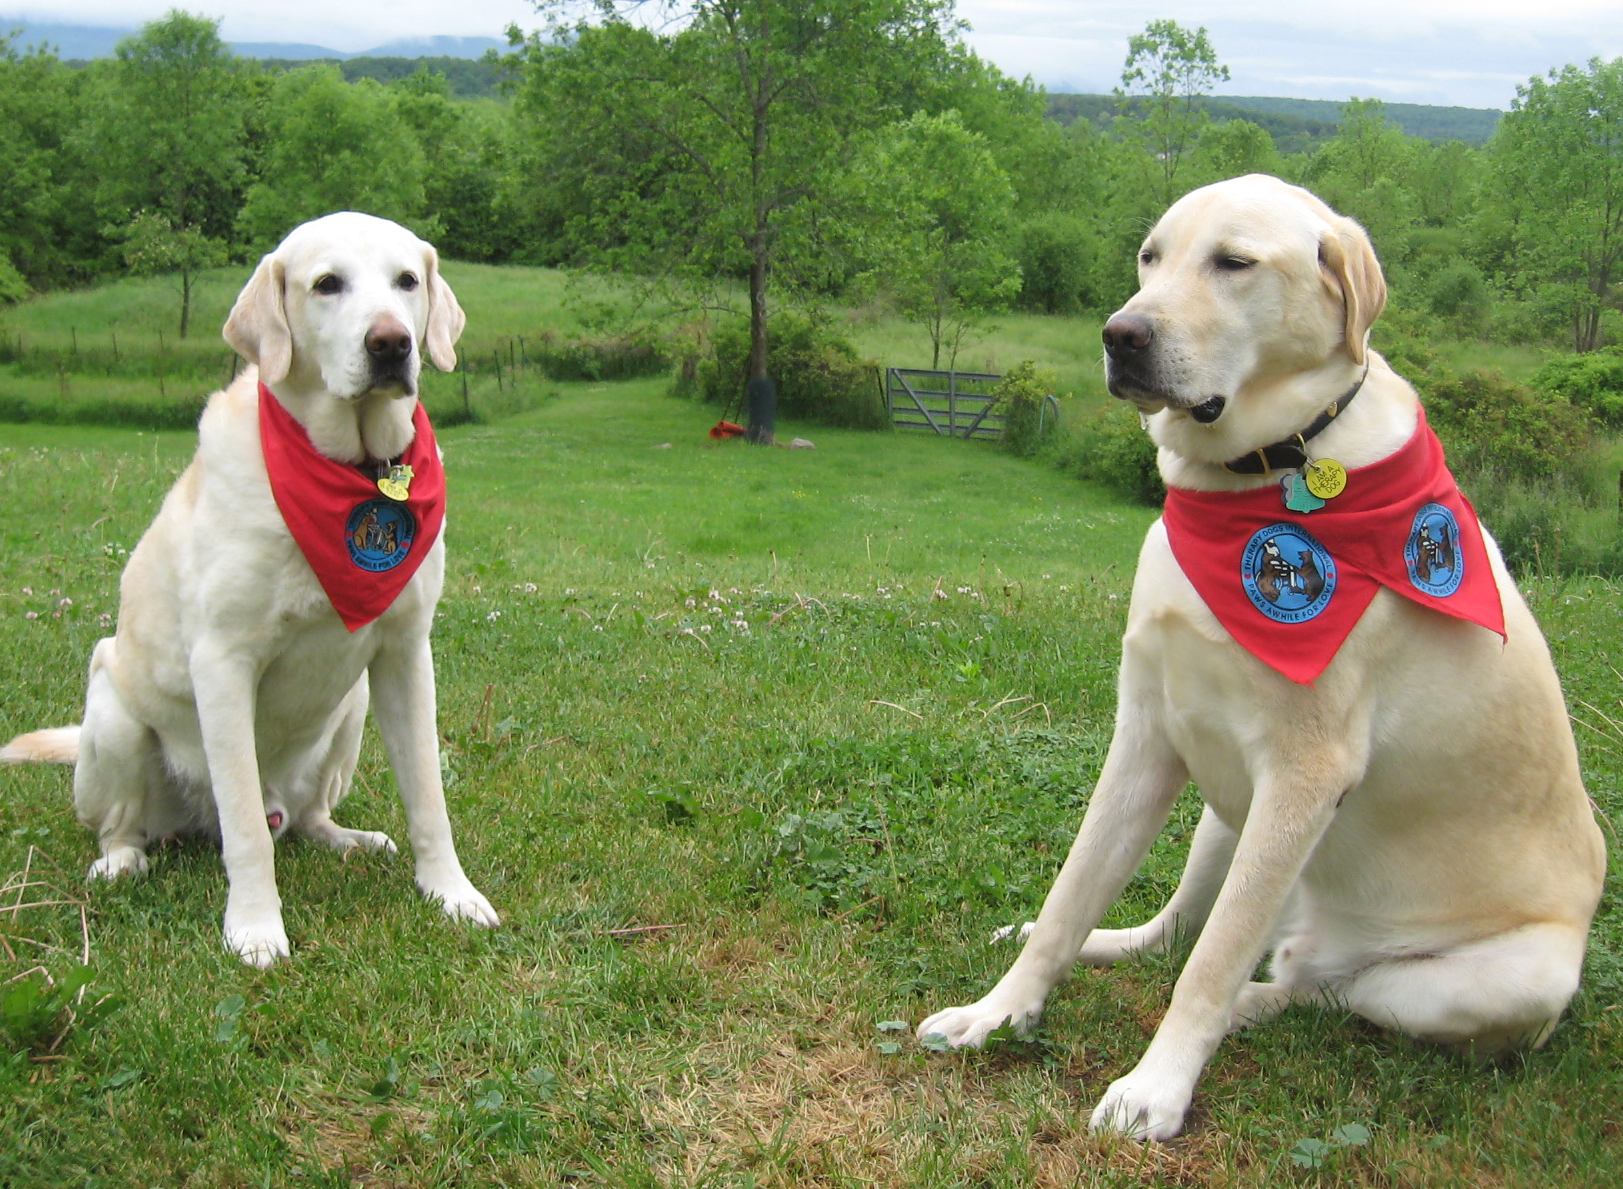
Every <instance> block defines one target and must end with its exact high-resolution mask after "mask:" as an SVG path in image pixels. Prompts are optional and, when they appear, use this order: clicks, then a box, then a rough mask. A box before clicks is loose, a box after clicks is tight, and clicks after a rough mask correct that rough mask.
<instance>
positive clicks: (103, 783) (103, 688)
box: [73, 639, 164, 879]
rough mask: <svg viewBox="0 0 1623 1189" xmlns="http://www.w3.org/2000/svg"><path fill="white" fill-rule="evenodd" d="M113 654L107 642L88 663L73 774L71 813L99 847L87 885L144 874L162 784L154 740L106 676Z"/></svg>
mask: <svg viewBox="0 0 1623 1189" xmlns="http://www.w3.org/2000/svg"><path fill="white" fill-rule="evenodd" d="M113 648H114V642H113V641H112V640H111V639H107V640H102V641H101V642H100V643H99V644H97V645H96V651H95V653H94V655H93V657H92V659H91V663H90V687H89V692H88V693H87V694H86V696H85V718H84V723H83V725H82V726H81V728H80V731H79V757H78V762H77V765H76V766H75V768H74V772H73V805H74V810H75V812H76V813H77V814H78V817H79V820H80V821H81V822H83V823H84V824H85V825H86V826H89V827H90V828H91V829H92V830H94V831H96V835H97V837H98V839H99V841H100V844H101V857H100V858H99V859H97V860H96V861H95V862H94V863H92V864H91V866H90V871H89V878H91V879H112V878H114V877H115V876H119V875H126V874H128V875H140V874H142V873H143V872H145V871H146V869H147V856H146V846H147V843H148V842H149V841H151V840H150V838H149V837H148V834H147V826H148V817H149V814H150V810H151V806H150V804H149V802H150V799H151V798H152V797H153V796H155V795H162V790H161V789H160V788H159V787H158V786H159V785H161V783H162V782H163V781H164V773H163V771H162V762H161V759H160V757H159V750H158V740H157V736H155V735H154V734H153V733H152V731H151V729H150V728H148V727H147V726H146V725H145V724H143V723H141V722H139V721H137V720H136V718H135V717H134V715H132V714H131V713H130V711H129V709H128V707H126V706H125V705H124V701H123V699H122V698H120V697H119V695H118V690H117V688H116V687H115V686H114V685H113V680H112V675H111V674H110V673H109V672H108V668H107V666H108V664H109V663H110V662H111V660H112V654H113Z"/></svg>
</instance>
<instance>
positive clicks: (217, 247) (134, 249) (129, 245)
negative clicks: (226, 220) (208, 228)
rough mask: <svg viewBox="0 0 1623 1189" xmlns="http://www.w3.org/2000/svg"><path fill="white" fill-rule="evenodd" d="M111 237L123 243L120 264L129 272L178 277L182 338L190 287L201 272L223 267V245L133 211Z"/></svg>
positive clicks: (189, 311)
mask: <svg viewBox="0 0 1623 1189" xmlns="http://www.w3.org/2000/svg"><path fill="white" fill-rule="evenodd" d="M114 234H115V235H116V236H117V237H118V238H119V239H120V240H122V241H123V256H124V263H125V264H126V265H127V266H128V267H129V270H130V271H131V272H133V273H136V274H138V275H155V274H168V273H178V274H179V276H180V337H181V338H185V337H186V332H187V330H188V329H189V328H190V326H191V316H192V283H193V282H194V281H195V280H196V279H197V274H198V273H200V272H202V271H203V270H204V269H205V268H216V267H218V266H219V265H222V264H224V263H225V261H226V248H225V244H224V243H222V242H221V241H220V240H217V239H214V238H212V237H210V236H207V235H204V234H203V232H202V231H201V230H199V229H198V228H197V227H195V226H192V227H184V226H182V227H177V226H175V224H174V223H173V222H171V221H170V219H169V216H168V215H166V214H163V213H162V212H161V211H137V212H136V214H135V217H134V218H133V219H131V220H130V221H129V222H128V223H127V224H125V225H124V226H123V227H121V228H118V229H117V230H116V231H115V233H114Z"/></svg>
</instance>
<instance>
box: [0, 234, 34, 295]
mask: <svg viewBox="0 0 1623 1189" xmlns="http://www.w3.org/2000/svg"><path fill="white" fill-rule="evenodd" d="M27 296H28V282H27V281H25V280H24V279H23V274H22V273H20V272H18V271H17V268H16V266H15V265H13V264H12V263H11V257H10V256H9V255H7V254H6V251H5V249H4V248H0V306H6V305H11V304H13V303H15V302H19V301H21V300H22V299H23V298H25V297H27Z"/></svg>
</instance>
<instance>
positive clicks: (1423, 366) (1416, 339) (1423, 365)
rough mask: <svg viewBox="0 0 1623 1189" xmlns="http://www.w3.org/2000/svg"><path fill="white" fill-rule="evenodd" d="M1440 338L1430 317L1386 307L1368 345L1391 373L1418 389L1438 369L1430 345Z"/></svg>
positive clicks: (1437, 361)
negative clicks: (1387, 364)
mask: <svg viewBox="0 0 1623 1189" xmlns="http://www.w3.org/2000/svg"><path fill="white" fill-rule="evenodd" d="M1443 337H1444V335H1443V330H1442V328H1441V327H1440V326H1439V325H1438V324H1437V319H1435V318H1433V317H1432V316H1431V315H1430V314H1427V313H1425V312H1424V311H1422V310H1416V309H1410V308H1407V307H1405V306H1399V305H1389V306H1387V308H1386V311H1385V312H1384V313H1383V314H1382V315H1381V319H1380V321H1379V322H1377V323H1375V331H1374V333H1373V334H1372V335H1371V336H1370V345H1371V346H1372V347H1374V348H1375V349H1376V350H1377V351H1379V352H1380V353H1381V354H1382V355H1383V356H1384V357H1385V359H1386V361H1387V362H1388V363H1390V364H1391V365H1392V370H1393V371H1395V372H1397V373H1398V375H1400V376H1402V377H1404V378H1405V379H1406V380H1408V381H1409V382H1410V383H1412V384H1414V385H1415V386H1416V387H1417V388H1418V387H1419V386H1420V384H1421V382H1422V380H1423V378H1424V377H1425V376H1427V375H1429V374H1430V373H1431V372H1433V371H1435V370H1436V369H1437V367H1438V366H1439V362H1440V361H1439V360H1438V358H1437V352H1436V350H1434V349H1433V347H1432V345H1431V344H1432V343H1434V342H1437V341H1438V340H1439V339H1441V338H1443Z"/></svg>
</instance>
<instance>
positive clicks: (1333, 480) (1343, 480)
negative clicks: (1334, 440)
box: [1305, 458, 1347, 500]
mask: <svg viewBox="0 0 1623 1189" xmlns="http://www.w3.org/2000/svg"><path fill="white" fill-rule="evenodd" d="M1305 477H1306V481H1307V489H1308V490H1309V491H1311V492H1312V493H1313V494H1314V495H1316V496H1318V497H1319V498H1320V499H1321V500H1333V499H1335V498H1336V496H1338V495H1340V494H1341V493H1342V492H1343V491H1346V490H1347V468H1346V467H1344V466H1342V465H1341V464H1340V463H1339V462H1337V461H1336V460H1335V459H1333V458H1319V459H1315V460H1314V461H1312V462H1310V463H1308V464H1307V475H1306V476H1305Z"/></svg>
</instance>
